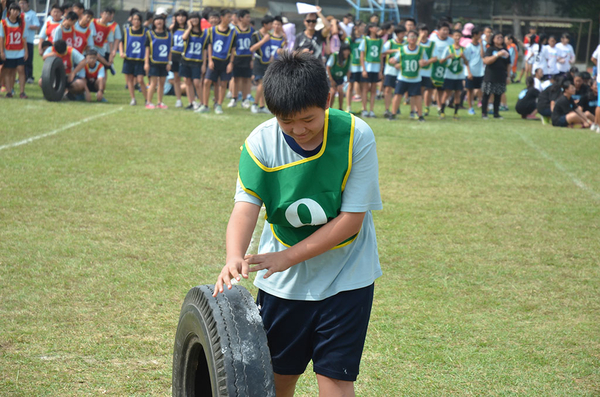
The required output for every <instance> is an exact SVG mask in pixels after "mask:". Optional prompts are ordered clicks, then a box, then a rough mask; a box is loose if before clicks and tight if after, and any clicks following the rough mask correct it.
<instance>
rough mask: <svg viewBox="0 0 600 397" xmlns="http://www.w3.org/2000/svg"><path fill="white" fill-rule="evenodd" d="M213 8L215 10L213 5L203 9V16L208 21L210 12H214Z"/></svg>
mask: <svg viewBox="0 0 600 397" xmlns="http://www.w3.org/2000/svg"><path fill="white" fill-rule="evenodd" d="M212 10H213V8H212V7H204V10H202V18H204V19H206V20H207V21H208V18H209V17H210V13H211V12H212Z"/></svg>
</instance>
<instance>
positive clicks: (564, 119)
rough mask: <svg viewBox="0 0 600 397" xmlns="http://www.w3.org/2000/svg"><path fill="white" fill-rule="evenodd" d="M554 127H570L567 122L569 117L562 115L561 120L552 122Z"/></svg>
mask: <svg viewBox="0 0 600 397" xmlns="http://www.w3.org/2000/svg"><path fill="white" fill-rule="evenodd" d="M552 125H553V126H554V127H568V126H569V123H568V122H567V116H566V115H562V116H560V118H559V119H558V120H557V121H556V123H555V122H552Z"/></svg>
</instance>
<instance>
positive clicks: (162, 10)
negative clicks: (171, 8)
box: [156, 7, 168, 15]
mask: <svg viewBox="0 0 600 397" xmlns="http://www.w3.org/2000/svg"><path fill="white" fill-rule="evenodd" d="M156 14H157V15H160V14H162V15H168V12H167V9H166V8H165V7H158V8H157V9H156Z"/></svg>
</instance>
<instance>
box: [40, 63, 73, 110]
mask: <svg viewBox="0 0 600 397" xmlns="http://www.w3.org/2000/svg"><path fill="white" fill-rule="evenodd" d="M66 89H67V74H66V73H65V65H63V61H62V59H60V58H57V57H50V58H46V60H45V61H44V66H43V68H42V92H43V93H44V98H46V100H48V101H51V102H57V101H60V100H62V99H63V95H64V94H65V90H66Z"/></svg>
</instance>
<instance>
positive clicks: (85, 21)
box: [79, 14, 92, 26]
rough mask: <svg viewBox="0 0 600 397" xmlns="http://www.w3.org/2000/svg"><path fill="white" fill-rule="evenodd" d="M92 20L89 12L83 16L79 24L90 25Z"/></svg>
mask: <svg viewBox="0 0 600 397" xmlns="http://www.w3.org/2000/svg"><path fill="white" fill-rule="evenodd" d="M91 21H92V16H91V15H89V14H86V15H83V16H82V17H81V20H80V21H79V24H80V25H81V26H88V25H89V24H90V22H91Z"/></svg>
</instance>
